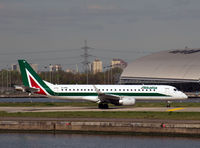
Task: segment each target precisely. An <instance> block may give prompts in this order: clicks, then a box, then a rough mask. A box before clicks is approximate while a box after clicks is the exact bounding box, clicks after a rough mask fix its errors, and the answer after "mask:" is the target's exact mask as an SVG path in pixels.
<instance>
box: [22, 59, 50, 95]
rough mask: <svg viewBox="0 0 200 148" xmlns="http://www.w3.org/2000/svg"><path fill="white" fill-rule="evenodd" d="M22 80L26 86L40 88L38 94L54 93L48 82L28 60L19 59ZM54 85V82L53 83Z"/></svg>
mask: <svg viewBox="0 0 200 148" xmlns="http://www.w3.org/2000/svg"><path fill="white" fill-rule="evenodd" d="M18 63H19V67H20V71H21V76H22V81H23V84H24V86H25V87H30V88H36V89H38V91H37V92H35V93H37V94H42V95H53V91H52V90H51V89H50V87H49V86H48V84H47V83H45V82H44V81H43V80H42V79H41V78H40V77H39V75H38V74H37V73H36V72H35V71H34V70H33V68H32V67H31V66H30V65H29V64H28V62H27V61H26V60H23V59H22V60H18ZM52 85H53V84H52Z"/></svg>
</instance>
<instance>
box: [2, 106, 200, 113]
mask: <svg viewBox="0 0 200 148" xmlns="http://www.w3.org/2000/svg"><path fill="white" fill-rule="evenodd" d="M0 111H5V112H8V113H14V112H74V111H79V112H84V111H97V112H98V111H99V112H100V111H107V112H109V111H137V112H138V111H139V112H140V111H141V112H142V111H147V112H172V111H173V112H200V107H185V108H182V107H181V108H175V107H171V108H166V107H135V108H134V107H131V108H128V107H127V108H124V107H123V108H122V107H113V108H109V109H98V108H97V107H70V106H64V107H0Z"/></svg>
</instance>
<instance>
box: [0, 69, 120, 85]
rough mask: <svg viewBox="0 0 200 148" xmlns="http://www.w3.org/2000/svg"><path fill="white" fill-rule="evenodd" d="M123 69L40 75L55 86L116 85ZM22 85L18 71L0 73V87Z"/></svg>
mask: <svg viewBox="0 0 200 148" xmlns="http://www.w3.org/2000/svg"><path fill="white" fill-rule="evenodd" d="M121 73H122V69H120V68H113V69H109V70H107V71H105V72H99V73H96V74H92V73H90V72H89V73H87V74H86V73H71V72H65V71H57V72H45V71H42V72H40V73H39V76H40V77H41V78H42V79H43V80H45V81H48V82H50V83H53V84H116V83H118V82H119V78H120V75H121ZM14 85H22V79H21V74H20V72H18V71H8V70H1V71H0V87H13V86H14Z"/></svg>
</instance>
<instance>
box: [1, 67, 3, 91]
mask: <svg viewBox="0 0 200 148" xmlns="http://www.w3.org/2000/svg"><path fill="white" fill-rule="evenodd" d="M1 78H2V79H1V83H2V86H1V91H2V92H3V70H1Z"/></svg>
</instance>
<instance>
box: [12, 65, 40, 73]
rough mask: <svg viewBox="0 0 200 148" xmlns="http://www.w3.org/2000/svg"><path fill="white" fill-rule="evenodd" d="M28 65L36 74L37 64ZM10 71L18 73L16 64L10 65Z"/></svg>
mask: <svg viewBox="0 0 200 148" xmlns="http://www.w3.org/2000/svg"><path fill="white" fill-rule="evenodd" d="M30 65H31V67H32V68H33V70H34V71H35V72H38V64H30ZM11 70H13V71H20V69H19V65H18V64H12V65H11Z"/></svg>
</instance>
